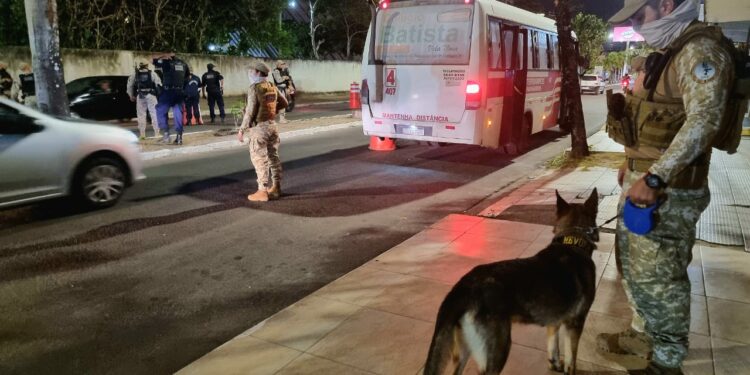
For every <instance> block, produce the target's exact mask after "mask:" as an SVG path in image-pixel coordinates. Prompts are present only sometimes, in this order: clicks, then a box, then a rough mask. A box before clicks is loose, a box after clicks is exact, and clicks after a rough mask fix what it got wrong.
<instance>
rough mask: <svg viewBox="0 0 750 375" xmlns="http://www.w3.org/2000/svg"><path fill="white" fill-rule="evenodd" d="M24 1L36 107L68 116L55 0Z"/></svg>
mask: <svg viewBox="0 0 750 375" xmlns="http://www.w3.org/2000/svg"><path fill="white" fill-rule="evenodd" d="M24 5H25V9H26V23H27V24H28V27H29V46H30V48H31V65H32V67H33V70H34V84H35V86H36V100H37V107H38V108H39V110H40V111H42V112H44V113H47V114H51V115H60V116H68V115H70V108H69V107H68V95H67V93H66V91H65V78H64V77H63V66H62V58H61V55H60V35H59V30H58V26H57V0H24Z"/></svg>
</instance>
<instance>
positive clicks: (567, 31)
mask: <svg viewBox="0 0 750 375" xmlns="http://www.w3.org/2000/svg"><path fill="white" fill-rule="evenodd" d="M555 5H556V7H555V16H556V18H557V33H558V38H559V40H560V65H561V68H562V75H563V77H562V96H563V97H564V100H563V102H564V103H565V107H566V108H561V111H562V113H563V114H564V115H563V116H562V117H561V119H560V127H561V128H563V129H570V140H571V152H570V156H571V157H572V158H575V159H578V158H582V157H585V156H588V155H589V145H588V142H587V141H586V124H585V122H584V119H583V104H582V103H581V86H580V82H579V81H578V52H577V51H576V48H575V43H574V41H573V36H572V34H571V26H570V24H571V20H572V16H571V12H570V0H555Z"/></svg>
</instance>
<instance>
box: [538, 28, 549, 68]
mask: <svg viewBox="0 0 750 375" xmlns="http://www.w3.org/2000/svg"><path fill="white" fill-rule="evenodd" d="M536 44H537V50H538V52H537V53H538V54H539V57H538V59H539V66H538V68H539V69H549V53H548V52H547V51H548V50H549V49H548V48H547V33H543V32H537V33H536Z"/></svg>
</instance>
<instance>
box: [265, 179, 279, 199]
mask: <svg viewBox="0 0 750 375" xmlns="http://www.w3.org/2000/svg"><path fill="white" fill-rule="evenodd" d="M279 198H281V182H280V181H274V182H273V185H272V186H271V189H270V190H268V199H269V200H272V201H275V200H277V199H279Z"/></svg>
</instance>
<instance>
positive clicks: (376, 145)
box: [370, 136, 396, 151]
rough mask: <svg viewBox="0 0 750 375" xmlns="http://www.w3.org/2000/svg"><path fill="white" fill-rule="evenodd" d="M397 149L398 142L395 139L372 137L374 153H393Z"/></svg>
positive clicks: (371, 144) (371, 145)
mask: <svg viewBox="0 0 750 375" xmlns="http://www.w3.org/2000/svg"><path fill="white" fill-rule="evenodd" d="M395 149H396V142H395V141H394V140H393V138H387V137H377V136H372V137H370V150H372V151H393V150H395Z"/></svg>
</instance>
